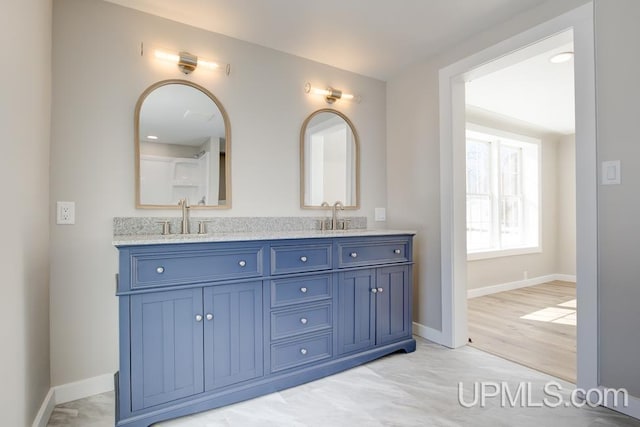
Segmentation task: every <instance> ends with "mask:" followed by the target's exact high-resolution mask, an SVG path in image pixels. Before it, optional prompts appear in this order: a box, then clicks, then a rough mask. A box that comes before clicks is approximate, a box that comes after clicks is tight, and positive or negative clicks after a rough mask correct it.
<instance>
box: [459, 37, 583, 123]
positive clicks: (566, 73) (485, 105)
mask: <svg viewBox="0 0 640 427" xmlns="http://www.w3.org/2000/svg"><path fill="white" fill-rule="evenodd" d="M571 37H572V35H571V33H570V32H568V33H562V34H559V35H557V36H555V37H552V38H549V39H546V40H544V41H543V42H541V43H538V46H535V45H534V46H531V47H529V48H527V49H528V50H529V52H530V53H529V54H527V53H526V52H524V56H525V57H526V59H524V60H521V59H520V58H521V57H522V56H523V52H517V53H516V54H514V56H516V55H517V56H518V59H517V62H516V63H514V64H512V65H510V66H507V67H505V68H502V69H500V70H497V71H493V72H491V73H490V74H487V75H485V76H482V77H478V78H475V79H473V80H472V81H471V82H468V83H467V87H466V94H465V96H466V103H467V105H471V106H473V107H475V112H476V113H477V112H478V111H480V112H482V111H489V112H492V113H497V114H499V115H501V116H503V117H507V118H511V119H516V120H518V121H520V122H524V123H525V124H528V125H532V126H534V127H536V128H538V129H540V130H543V131H547V132H554V133H560V134H564V135H568V134H572V133H575V95H574V79H573V60H570V61H568V62H565V63H561V64H553V63H551V62H549V58H550V57H551V56H553V55H554V54H556V53H559V52H567V51H573V42H567V39H571ZM541 50H542V52H541Z"/></svg>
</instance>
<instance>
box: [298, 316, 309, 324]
mask: <svg viewBox="0 0 640 427" xmlns="http://www.w3.org/2000/svg"><path fill="white" fill-rule="evenodd" d="M307 322H308V320H307V319H306V318H305V317H302V318H301V319H300V323H302V324H303V325H306V324H307Z"/></svg>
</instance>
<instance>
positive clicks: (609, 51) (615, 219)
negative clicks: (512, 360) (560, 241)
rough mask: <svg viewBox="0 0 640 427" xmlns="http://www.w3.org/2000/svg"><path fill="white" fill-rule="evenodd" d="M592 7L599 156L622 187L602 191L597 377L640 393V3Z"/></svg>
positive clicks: (606, 0)
mask: <svg viewBox="0 0 640 427" xmlns="http://www.w3.org/2000/svg"><path fill="white" fill-rule="evenodd" d="M595 12H596V27H595V30H596V87H597V93H598V102H597V109H598V110H597V117H598V122H597V125H598V160H599V161H600V162H602V161H605V160H621V168H622V174H621V177H622V184H621V185H608V186H603V185H600V186H599V191H598V268H599V271H598V273H599V277H598V291H599V298H600V304H599V305H600V307H599V309H600V331H599V338H600V378H601V382H602V384H603V385H605V386H608V387H616V388H617V387H626V388H628V390H629V392H630V393H631V394H632V395H634V396H637V397H640V366H638V360H640V356H639V355H640V327H639V326H640V309H639V308H638V305H639V304H640V262H638V255H637V254H638V237H639V236H640V227H639V225H638V219H639V218H640V203H639V202H638V183H640V144H639V143H638V139H639V138H638V118H639V117H640V104H638V99H640V85H638V82H637V80H638V75H640V52H639V51H638V49H637V42H638V40H640V26H638V22H640V2H638V1H637V0H598V1H596V9H595ZM634 46H635V47H634Z"/></svg>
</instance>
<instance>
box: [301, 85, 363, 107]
mask: <svg viewBox="0 0 640 427" xmlns="http://www.w3.org/2000/svg"><path fill="white" fill-rule="evenodd" d="M304 92H305V93H310V94H314V95H321V96H324V99H325V100H326V101H327V103H329V104H333V103H334V102H336V101H337V100H339V99H343V100H345V101H353V102H357V103H360V99H361V98H360V96H357V95H354V94H352V93H346V92H343V91H342V90H340V89H336V88H332V87H328V88H326V89H320V88H316V87H313V86H311V83H307V84H305V85H304Z"/></svg>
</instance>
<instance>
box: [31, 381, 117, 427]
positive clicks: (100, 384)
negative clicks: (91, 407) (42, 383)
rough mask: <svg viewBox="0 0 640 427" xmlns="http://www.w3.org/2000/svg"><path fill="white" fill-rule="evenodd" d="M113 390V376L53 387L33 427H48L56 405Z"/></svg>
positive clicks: (41, 406)
mask: <svg viewBox="0 0 640 427" xmlns="http://www.w3.org/2000/svg"><path fill="white" fill-rule="evenodd" d="M111 390H113V374H104V375H99V376H97V377H93V378H87V379H86V380H81V381H76V382H73V383H68V384H62V385H59V386H55V387H51V388H50V389H49V392H48V393H47V396H46V397H45V398H44V401H43V402H42V405H40V410H39V411H38V413H37V414H36V418H35V419H34V420H33V424H32V427H46V426H47V423H48V422H49V418H50V417H51V413H52V412H53V409H54V407H55V406H56V405H60V404H61V403H67V402H72V401H74V400H78V399H83V398H85V397H89V396H93V395H95V394H100V393H106V392H107V391H111Z"/></svg>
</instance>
